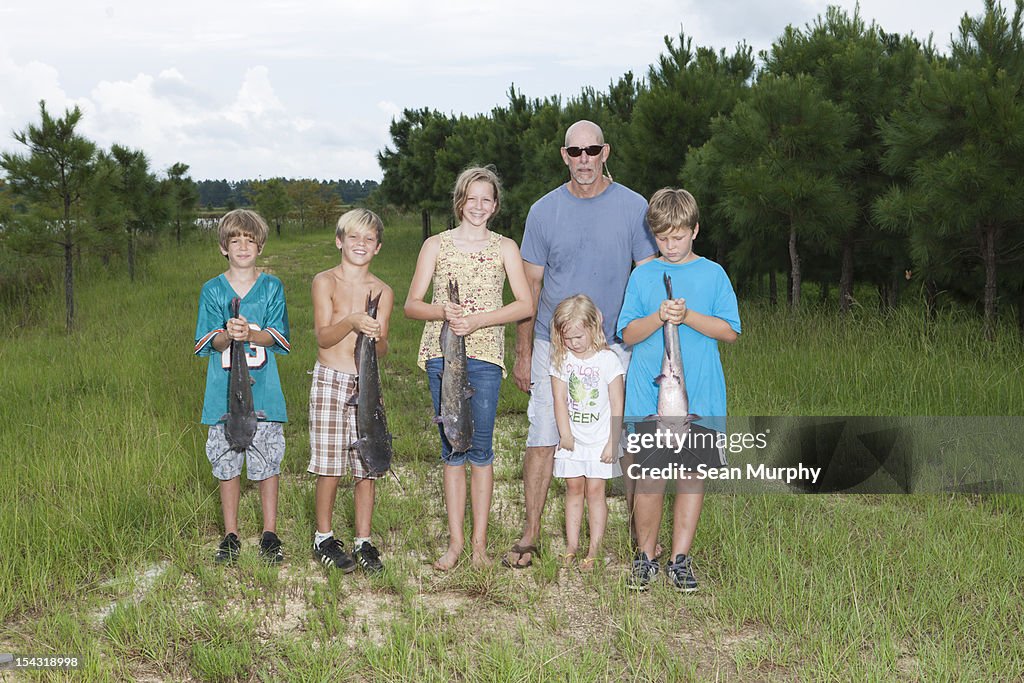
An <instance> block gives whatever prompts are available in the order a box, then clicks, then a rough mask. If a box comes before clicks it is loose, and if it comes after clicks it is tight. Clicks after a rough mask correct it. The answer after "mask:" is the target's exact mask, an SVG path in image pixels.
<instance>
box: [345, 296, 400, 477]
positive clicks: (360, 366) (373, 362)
mask: <svg viewBox="0 0 1024 683" xmlns="http://www.w3.org/2000/svg"><path fill="white" fill-rule="evenodd" d="M381 294H383V291H381V292H378V293H377V296H375V297H374V296H371V295H370V294H367V295H366V314H367V315H369V316H370V317H371V318H376V317H377V308H378V305H379V303H380V297H381ZM355 360H356V368H357V372H358V373H359V375H358V379H357V389H356V394H355V396H353V397H352V398H351V399H349V404H351V405H355V406H356V435H357V437H358V438H357V439H356V440H355V441H354V442H353V443H352V447H353V448H355V449H356V452H358V453H359V458H360V459H361V460H362V461H363V464H364V465H365V466H366V469H367V470H369V472H370V473H371V474H373V475H375V476H376V475H379V474H382V473H384V472H387V471H388V470H389V469H391V459H392V457H393V451H392V446H391V442H392V439H393V437H392V436H391V433H390V432H388V418H387V415H386V414H385V412H384V395H383V392H382V391H381V385H380V366H379V364H378V362H377V342H376V340H375V339H373V338H372V337H368V336H366V335H365V334H363V333H362V332H360V333H359V334H358V335H357V336H356V348H355Z"/></svg>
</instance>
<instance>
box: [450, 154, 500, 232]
mask: <svg viewBox="0 0 1024 683" xmlns="http://www.w3.org/2000/svg"><path fill="white" fill-rule="evenodd" d="M478 181H482V182H485V183H490V184H491V187H493V188H494V214H492V215H491V218H494V216H495V215H497V213H498V209H500V208H501V180H500V179H499V178H498V174H497V173H496V172H495V171H494V167H493V166H473V167H470V168H467V169H466V170H465V171H463V172H462V173H460V174H459V177H458V179H457V180H456V181H455V189H454V190H452V211H453V212H455V222H456V223H458V222H459V221H461V220H462V210H463V209H464V208H466V200H467V196H468V195H469V186H470V185H472V184H473V183H475V182H478Z"/></svg>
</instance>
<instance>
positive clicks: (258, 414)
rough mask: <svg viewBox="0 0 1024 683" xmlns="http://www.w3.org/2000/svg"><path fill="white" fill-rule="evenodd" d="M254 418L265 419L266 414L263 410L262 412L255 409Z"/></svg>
mask: <svg viewBox="0 0 1024 683" xmlns="http://www.w3.org/2000/svg"><path fill="white" fill-rule="evenodd" d="M256 419H257V420H266V419H267V414H266V413H265V412H263V411H262V410H257V411H256Z"/></svg>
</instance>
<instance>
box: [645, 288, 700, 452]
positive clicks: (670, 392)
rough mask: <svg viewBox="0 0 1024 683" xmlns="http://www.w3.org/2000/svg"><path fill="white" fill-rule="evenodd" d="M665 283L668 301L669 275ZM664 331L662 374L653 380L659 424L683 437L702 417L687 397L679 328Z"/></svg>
mask: <svg viewBox="0 0 1024 683" xmlns="http://www.w3.org/2000/svg"><path fill="white" fill-rule="evenodd" d="M664 282H665V294H666V297H667V298H668V299H672V298H673V297H672V279H671V278H670V277H669V276H668V273H665V275H664ZM662 331H663V333H664V336H665V352H664V354H663V355H662V358H661V374H660V375H658V376H657V377H656V378H655V379H654V381H655V383H657V385H658V418H659V420H658V421H659V422H660V423H662V424H664V425H666V426H668V427H671V428H672V430H673V431H674V432H675V433H676V434H678V435H680V436H681V435H684V434H686V433H687V432H689V431H690V424H691V423H692V422H694V421H695V420H697V419H699V417H700V416H699V415H694V414H693V413H691V412H690V402H689V399H688V398H687V396H686V381H685V379H684V378H683V356H682V348H681V347H680V344H679V326H678V325H676V324H674V323H671V322H669V321H667V320H666V321H665V323H664V324H663V325H662Z"/></svg>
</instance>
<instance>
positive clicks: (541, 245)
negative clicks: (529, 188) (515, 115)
mask: <svg viewBox="0 0 1024 683" xmlns="http://www.w3.org/2000/svg"><path fill="white" fill-rule="evenodd" d="M646 216H647V200H645V199H644V198H643V197H641V196H640V195H638V194H637V193H636V192H633V191H632V190H630V189H629V188H627V187H626V186H624V185H619V184H618V183H612V184H611V185H610V186H609V187H608V188H607V189H606V190H605V191H604V192H602V193H601V194H599V195H597V196H596V197H593V198H590V199H580V198H579V197H576V196H575V195H573V194H572V193H571V192H569V188H568V187H567V186H566V185H561V186H559V187H558V188H556V189H554V190H552V191H551V192H549V193H547V194H546V195H544V196H543V197H541V198H540V199H538V200H537V201H536V202H535V203H534V205H533V206H531V207H530V213H529V215H527V217H526V232H525V234H524V235H523V246H522V250H521V251H522V255H523V260H525V261H527V262H528V263H532V264H534V265H538V266H543V267H544V286H543V288H542V289H541V292H540V304H539V305H538V307H537V321H536V323H535V325H534V336H535V337H536V338H538V339H544V340H547V341H550V339H551V337H550V333H549V331H548V327H549V325H550V323H551V315H552V314H553V313H554V311H555V307H556V306H557V305H558V304H559V303H560V302H561V301H562V300H563V299H565V298H566V297H570V296H572V295H574V294H586V295H587V296H589V297H590V298H591V299H593V301H594V303H595V304H597V307H598V309H599V310H600V311H601V314H602V315H603V316H604V334H605V338H606V339H607V340H608V341H609V342H612V341H614V340H615V339H616V336H615V322H616V321H617V320H618V318H619V309H620V308H621V307H622V297H623V294H624V293H625V291H626V282H627V281H628V280H629V271H630V267H631V266H632V262H633V261H639V260H642V259H645V258H647V257H648V256H653V255H654V254H655V253H656V252H657V250H658V248H657V245H656V244H655V242H654V237H653V236H652V235H651V231H650V229H649V228H648V227H647V218H646Z"/></svg>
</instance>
